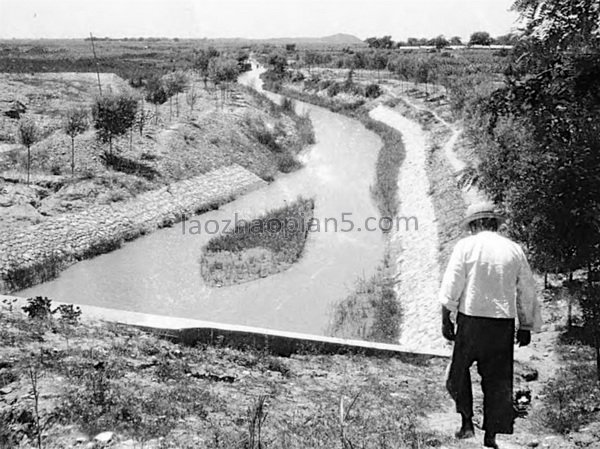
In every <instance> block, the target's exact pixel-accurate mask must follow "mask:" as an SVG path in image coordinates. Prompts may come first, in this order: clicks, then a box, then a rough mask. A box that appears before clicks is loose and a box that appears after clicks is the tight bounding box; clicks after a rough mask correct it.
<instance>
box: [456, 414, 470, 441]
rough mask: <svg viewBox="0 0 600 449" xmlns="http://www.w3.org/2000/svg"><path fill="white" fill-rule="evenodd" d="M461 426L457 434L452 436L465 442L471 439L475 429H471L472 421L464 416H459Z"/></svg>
mask: <svg viewBox="0 0 600 449" xmlns="http://www.w3.org/2000/svg"><path fill="white" fill-rule="evenodd" d="M461 417H462V425H461V426H460V429H459V430H458V432H456V433H455V434H454V436H455V437H456V438H458V439H459V440H465V439H467V438H473V437H474V436H475V428H474V427H473V420H472V419H471V418H467V417H466V416H465V415H461Z"/></svg>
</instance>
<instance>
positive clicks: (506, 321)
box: [439, 203, 541, 448]
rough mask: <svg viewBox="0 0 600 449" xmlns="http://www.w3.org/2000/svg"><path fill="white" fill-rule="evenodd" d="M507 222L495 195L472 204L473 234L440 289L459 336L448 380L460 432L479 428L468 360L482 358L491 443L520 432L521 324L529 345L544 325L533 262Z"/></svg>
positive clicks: (448, 320)
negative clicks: (517, 365) (502, 229)
mask: <svg viewBox="0 0 600 449" xmlns="http://www.w3.org/2000/svg"><path fill="white" fill-rule="evenodd" d="M501 222H502V216H501V215H500V214H499V213H497V212H496V211H495V208H494V205H493V204H491V203H481V204H475V205H472V206H470V207H469V208H468V210H467V214H466V217H465V220H464V224H465V226H466V227H467V228H468V229H469V231H470V233H471V235H470V236H468V237H466V238H463V239H461V240H460V241H459V242H458V243H457V244H456V246H455V248H454V251H453V252H452V256H451V257H450V260H449V262H448V267H447V269H446V272H445V274H444V277H443V280H442V285H441V289H440V295H439V298H440V302H441V304H442V334H443V335H444V338H446V339H447V340H450V341H454V342H455V343H454V351H453V354H452V362H451V364H450V367H449V371H448V378H447V382H446V387H447V389H448V391H449V393H450V395H451V396H452V398H453V399H454V401H455V402H456V411H457V412H458V413H460V414H461V417H462V426H461V428H460V430H459V431H458V432H457V433H456V437H457V438H470V437H472V436H474V427H473V421H472V418H473V393H472V390H471V377H470V373H469V368H470V367H471V365H472V364H473V363H474V362H477V370H478V372H479V375H480V376H481V386H482V390H483V396H484V404H483V414H484V419H483V426H482V428H483V430H485V436H484V446H486V447H492V448H498V445H497V443H496V434H498V433H506V434H510V433H512V432H513V424H514V409H513V400H512V399H513V342H514V338H515V326H517V329H518V330H517V333H516V340H517V342H518V343H519V346H526V345H528V344H529V343H530V341H531V331H532V330H533V331H539V327H540V325H541V315H540V307H539V302H538V301H537V298H536V292H535V284H534V280H533V275H532V273H531V269H530V268H529V264H528V263H527V259H526V257H525V254H524V253H523V250H522V249H521V247H520V246H519V245H518V244H516V243H515V242H513V241H511V240H509V239H507V238H506V237H503V236H501V235H500V234H498V232H497V231H498V227H499V226H500V224H501ZM453 316H456V319H455V322H453V320H452V317H453ZM515 319H516V320H517V323H515ZM455 324H456V331H455Z"/></svg>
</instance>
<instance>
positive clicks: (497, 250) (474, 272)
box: [439, 231, 542, 331]
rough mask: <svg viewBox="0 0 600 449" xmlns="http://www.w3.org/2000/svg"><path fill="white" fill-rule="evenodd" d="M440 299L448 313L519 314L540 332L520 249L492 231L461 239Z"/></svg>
mask: <svg viewBox="0 0 600 449" xmlns="http://www.w3.org/2000/svg"><path fill="white" fill-rule="evenodd" d="M439 299H440V302H441V303H442V305H444V306H445V307H446V308H447V309H448V310H450V311H451V312H456V311H459V312H461V313H463V314H465V315H470V316H480V317H488V318H517V319H518V327H519V329H523V330H533V331H539V330H540V327H541V324H542V319H541V310H540V304H539V302H538V300H537V297H536V291H535V283H534V280H533V275H532V273H531V268H530V267H529V264H528V263H527V259H526V257H525V254H524V253H523V250H522V249H521V247H520V246H519V245H518V244H516V243H515V242H513V241H512V240H509V239H507V238H506V237H503V236H501V235H499V234H498V233H495V232H490V231H482V232H479V233H477V234H475V235H471V236H469V237H466V238H464V239H461V240H459V242H458V243H457V244H456V246H455V247H454V251H453V252H452V256H451V257H450V261H449V262H448V267H447V268H446V272H445V274H444V277H443V279H442V286H441V289H440V294H439Z"/></svg>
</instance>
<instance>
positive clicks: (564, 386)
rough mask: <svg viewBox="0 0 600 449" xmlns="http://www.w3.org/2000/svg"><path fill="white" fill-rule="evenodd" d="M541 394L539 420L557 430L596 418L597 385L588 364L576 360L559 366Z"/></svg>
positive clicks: (567, 429) (599, 387) (599, 396)
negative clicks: (566, 365) (542, 396)
mask: <svg viewBox="0 0 600 449" xmlns="http://www.w3.org/2000/svg"><path fill="white" fill-rule="evenodd" d="M542 393H543V395H544V404H543V407H542V409H541V411H540V418H541V421H542V423H543V424H544V425H546V426H548V427H550V428H551V429H552V430H554V431H556V432H560V433H567V432H570V431H573V430H578V428H579V427H580V426H583V425H585V424H587V423H589V422H591V421H593V420H596V419H597V415H598V411H599V410H600V407H599V406H598V402H599V400H600V384H598V383H597V382H596V381H595V373H594V368H593V366H592V365H591V364H585V363H575V364H572V365H570V366H569V367H567V368H563V369H560V370H559V371H558V372H557V373H556V375H555V376H554V378H552V379H551V380H550V381H549V382H548V384H547V385H546V386H545V388H544V390H543V392H542Z"/></svg>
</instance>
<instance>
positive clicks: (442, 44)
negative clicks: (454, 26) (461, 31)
mask: <svg viewBox="0 0 600 449" xmlns="http://www.w3.org/2000/svg"><path fill="white" fill-rule="evenodd" d="M431 45H433V46H434V47H435V48H436V49H438V50H441V49H443V48H446V47H447V46H448V45H450V42H448V39H446V38H445V37H444V36H442V35H439V36H437V37H434V38H433V39H431Z"/></svg>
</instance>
